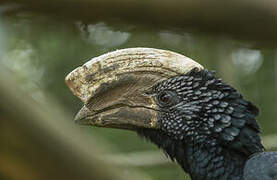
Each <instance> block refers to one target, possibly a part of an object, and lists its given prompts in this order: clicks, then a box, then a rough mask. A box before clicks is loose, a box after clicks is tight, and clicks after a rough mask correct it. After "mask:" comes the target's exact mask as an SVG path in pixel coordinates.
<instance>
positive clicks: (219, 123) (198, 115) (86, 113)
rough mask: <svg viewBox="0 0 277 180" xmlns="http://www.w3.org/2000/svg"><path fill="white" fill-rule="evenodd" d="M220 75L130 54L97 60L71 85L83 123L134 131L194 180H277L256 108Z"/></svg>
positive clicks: (276, 156) (159, 55) (160, 53)
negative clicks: (154, 145)
mask: <svg viewBox="0 0 277 180" xmlns="http://www.w3.org/2000/svg"><path fill="white" fill-rule="evenodd" d="M214 73H215V72H213V71H209V70H207V69H205V68H203V67H202V66H201V65H200V64H198V63H197V62H195V61H193V60H192V59H190V58H187V57H185V56H183V55H180V54H177V53H174V52H171V51H167V50H159V49H153V48H129V49H122V50H117V51H114V52H110V53H107V54H104V55H101V56H99V57H95V58H93V59H92V60H90V61H88V62H87V63H85V64H84V65H83V66H81V67H78V68H76V69H75V70H73V71H72V72H71V73H70V74H68V75H67V77H66V83H67V85H68V86H69V88H70V89H71V91H72V92H73V93H74V95H76V96H77V97H79V98H80V99H81V100H82V101H83V103H84V106H83V107H82V109H81V110H80V111H79V112H78V114H77V115H76V117H75V121H76V122H77V123H79V124H82V125H92V126H98V127H108V128H119V129H126V130H132V131H135V132H137V133H138V134H139V135H140V136H143V137H145V138H146V139H148V140H150V141H151V142H153V143H155V144H156V145H157V146H158V147H159V148H161V149H163V150H164V151H165V153H166V154H167V155H168V156H169V157H170V158H171V159H173V160H176V161H177V162H178V164H179V165H180V166H181V167H182V168H183V169H184V171H185V172H187V173H189V174H190V176H191V179H193V180H202V179H205V180H211V179H213V180H214V179H231V180H235V179H236V180H237V179H245V180H250V179H251V180H255V179H259V180H260V179H264V180H267V179H277V153H276V152H264V147H263V145H262V143H261V138H260V136H259V133H260V127H259V125H258V124H257V121H256V119H255V118H256V116H257V115H258V114H259V110H258V108H257V107H256V106H255V105H253V104H252V103H251V102H249V101H247V100H245V99H244V98H243V96H242V95H241V94H240V93H239V92H238V91H236V90H235V89H234V88H233V87H231V86H230V85H228V84H226V83H225V82H223V81H222V80H221V79H220V78H218V77H216V76H215V75H214Z"/></svg>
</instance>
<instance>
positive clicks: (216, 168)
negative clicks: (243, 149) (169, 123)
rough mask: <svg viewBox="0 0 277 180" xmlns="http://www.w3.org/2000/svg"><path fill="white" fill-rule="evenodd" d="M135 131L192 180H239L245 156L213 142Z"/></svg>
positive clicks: (160, 132)
mask: <svg viewBox="0 0 277 180" xmlns="http://www.w3.org/2000/svg"><path fill="white" fill-rule="evenodd" d="M137 132H138V134H139V135H141V136H143V137H145V138H146V139H148V140H150V141H151V142H153V143H155V144H156V145H157V146H158V147H159V148H161V149H163V150H164V151H165V153H166V154H167V155H168V156H169V157H170V158H171V159H172V160H173V161H174V160H176V161H177V162H178V164H180V166H181V167H182V168H183V169H184V171H186V172H187V173H189V174H190V176H191V179H192V180H201V179H206V180H209V179H238V180H239V179H243V178H242V176H243V168H244V164H245V162H246V160H247V158H248V157H247V156H245V155H242V154H239V153H237V152H234V151H232V150H230V149H226V148H224V147H221V146H220V145H219V144H217V143H216V142H215V141H213V140H206V141H201V142H189V143H187V142H184V141H180V140H176V139H172V138H170V137H169V136H168V135H166V134H165V133H163V132H162V131H159V130H152V129H141V130H138V131H137Z"/></svg>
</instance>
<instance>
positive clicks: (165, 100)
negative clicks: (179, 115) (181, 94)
mask: <svg viewBox="0 0 277 180" xmlns="http://www.w3.org/2000/svg"><path fill="white" fill-rule="evenodd" d="M177 100H178V97H177V94H176V93H175V92H172V91H169V90H165V91H162V92H160V93H159V94H158V95H157V101H158V104H159V105H160V106H164V107H168V106H172V105H174V104H176V103H177Z"/></svg>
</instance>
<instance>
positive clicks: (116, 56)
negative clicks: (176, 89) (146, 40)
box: [65, 48, 203, 130]
mask: <svg viewBox="0 0 277 180" xmlns="http://www.w3.org/2000/svg"><path fill="white" fill-rule="evenodd" d="M194 68H197V69H198V70H201V69H203V67H202V66H201V65H200V64H198V63H197V62H195V61H193V60H192V59H190V58H188V57H185V56H183V55H181V54H178V53H175V52H172V51H167V50H160V49H154V48H128V49H122V50H116V51H113V52H109V53H106V54H103V55H101V56H98V57H95V58H92V59H91V60H90V61H88V62H86V63H85V64H84V65H82V66H80V67H77V68H76V69H74V70H73V71H72V72H71V73H69V74H68V75H67V76H66V79H65V81H66V84H67V85H68V87H69V88H70V90H71V91H72V92H73V94H74V95H76V96H77V97H78V98H80V99H81V100H82V102H83V103H84V106H83V108H82V109H81V110H80V111H79V113H78V114H77V115H76V117H75V120H76V121H77V122H78V123H80V124H85V125H93V126H101V127H112V128H120V129H130V130H132V129H134V127H144V128H159V126H158V124H157V123H156V122H157V108H156V103H155V100H154V98H153V97H152V96H149V95H146V92H147V91H148V90H149V89H151V87H153V86H154V85H155V84H156V83H157V82H159V81H162V80H165V79H168V78H170V77H174V76H178V75H181V74H186V73H188V72H189V71H191V70H192V69H194Z"/></svg>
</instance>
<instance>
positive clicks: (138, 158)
mask: <svg viewBox="0 0 277 180" xmlns="http://www.w3.org/2000/svg"><path fill="white" fill-rule="evenodd" d="M263 144H264V145H265V148H266V149H267V150H268V151H270V150H276V149H277V135H276V134H274V135H268V136H264V137H263ZM103 160H104V161H108V162H109V163H111V164H115V165H119V166H123V167H147V166H162V165H163V166H164V165H174V163H173V162H172V161H171V160H170V159H169V158H167V157H166V156H165V155H164V154H163V153H161V152H160V151H143V152H132V153H124V154H109V155H104V156H103Z"/></svg>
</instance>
